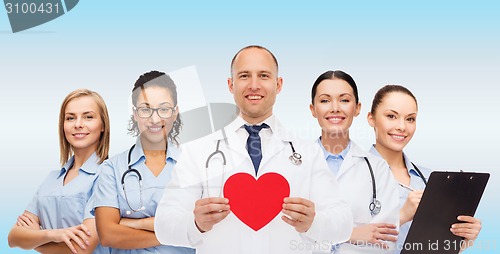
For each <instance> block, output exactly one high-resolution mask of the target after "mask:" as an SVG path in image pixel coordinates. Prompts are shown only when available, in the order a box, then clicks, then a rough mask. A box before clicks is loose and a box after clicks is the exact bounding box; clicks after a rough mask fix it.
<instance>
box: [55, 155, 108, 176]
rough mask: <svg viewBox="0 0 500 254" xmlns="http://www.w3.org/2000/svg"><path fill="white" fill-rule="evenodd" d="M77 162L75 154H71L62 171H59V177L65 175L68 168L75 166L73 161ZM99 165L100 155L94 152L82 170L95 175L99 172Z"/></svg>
mask: <svg viewBox="0 0 500 254" xmlns="http://www.w3.org/2000/svg"><path fill="white" fill-rule="evenodd" d="M74 162H75V156H74V155H73V156H71V158H70V159H69V160H68V161H67V162H66V163H65V164H64V166H63V167H62V168H61V173H59V176H58V178H59V177H61V176H63V175H65V174H66V172H68V170H69V169H70V168H71V167H72V166H73V163H74ZM98 167H99V157H98V156H97V154H96V153H95V152H94V153H93V154H92V155H90V157H89V158H88V159H87V161H85V163H83V165H82V167H81V168H80V170H81V171H83V172H85V173H87V174H90V175H93V174H95V173H97V168H98Z"/></svg>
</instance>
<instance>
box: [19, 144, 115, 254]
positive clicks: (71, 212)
mask: <svg viewBox="0 0 500 254" xmlns="http://www.w3.org/2000/svg"><path fill="white" fill-rule="evenodd" d="M73 162H74V157H71V159H70V160H69V161H68V162H66V164H65V165H64V166H63V167H62V168H61V170H55V171H52V172H50V174H49V176H48V177H47V178H46V179H45V181H44V182H43V184H42V185H41V186H40V188H39V189H38V191H37V193H36V195H35V196H34V197H33V200H32V201H31V203H30V204H29V205H28V207H27V208H26V210H27V211H29V212H31V213H33V214H35V215H36V216H38V218H39V220H40V226H41V227H42V229H60V228H69V227H74V226H77V225H80V224H82V222H83V220H84V219H89V218H92V219H93V218H94V216H93V215H92V214H91V213H90V210H91V209H92V208H93V207H92V204H91V202H89V199H90V197H91V195H92V191H93V187H94V183H95V182H96V179H97V178H98V175H99V174H98V168H99V157H98V156H97V154H96V153H93V154H92V155H91V156H90V157H89V158H88V159H87V161H86V162H85V163H84V164H83V165H82V167H81V168H80V169H79V172H78V176H77V177H75V178H74V179H73V180H71V181H70V182H69V183H67V184H66V185H64V178H65V177H66V174H67V173H68V170H69V169H70V168H71V167H72V166H73ZM94 253H96V254H101V253H109V248H105V247H103V246H101V245H100V244H98V245H97V247H96V248H95V250H94Z"/></svg>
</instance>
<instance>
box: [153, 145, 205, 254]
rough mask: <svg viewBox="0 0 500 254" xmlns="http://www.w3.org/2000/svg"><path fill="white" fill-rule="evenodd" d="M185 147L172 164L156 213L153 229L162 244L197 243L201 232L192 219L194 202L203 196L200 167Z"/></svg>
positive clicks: (185, 245) (199, 240)
mask: <svg viewBox="0 0 500 254" xmlns="http://www.w3.org/2000/svg"><path fill="white" fill-rule="evenodd" d="M189 154H190V148H188V147H185V149H183V152H182V153H181V155H180V157H179V160H178V162H177V164H176V166H175V167H174V170H173V173H172V179H171V181H170V182H169V183H168V184H167V186H166V187H165V190H164V193H163V196H162V199H161V201H160V203H159V205H158V208H157V210H156V215H155V222H154V229H155V234H156V238H157V239H158V241H159V242H160V243H161V244H164V245H173V246H183V247H191V248H193V247H196V245H198V244H199V243H200V242H201V240H202V237H203V234H202V233H201V232H200V231H199V230H198V229H197V228H196V225H195V223H194V214H193V210H194V204H195V202H196V201H197V200H198V199H200V198H201V197H202V192H203V186H202V182H201V176H200V175H199V173H200V172H203V171H201V170H202V169H200V168H199V167H197V166H196V163H195V162H194V161H193V160H192V159H190V158H189Z"/></svg>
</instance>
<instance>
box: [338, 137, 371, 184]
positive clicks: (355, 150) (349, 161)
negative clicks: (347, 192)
mask: <svg viewBox="0 0 500 254" xmlns="http://www.w3.org/2000/svg"><path fill="white" fill-rule="evenodd" d="M365 156H367V154H366V152H364V151H363V150H362V149H361V148H360V147H359V146H358V145H356V144H355V143H354V142H352V141H351V148H350V149H349V151H348V152H347V154H346V156H345V158H344V161H343V162H342V165H341V166H340V169H339V173H338V174H337V179H339V178H340V177H341V176H342V175H343V174H344V173H345V172H347V171H349V170H351V168H352V167H354V166H355V162H356V161H357V158H363V157H365Z"/></svg>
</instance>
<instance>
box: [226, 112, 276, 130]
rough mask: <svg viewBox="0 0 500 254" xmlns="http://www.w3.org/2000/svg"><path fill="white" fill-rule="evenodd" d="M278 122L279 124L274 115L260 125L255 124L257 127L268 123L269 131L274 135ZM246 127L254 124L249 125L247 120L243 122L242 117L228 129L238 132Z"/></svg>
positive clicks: (237, 118)
mask: <svg viewBox="0 0 500 254" xmlns="http://www.w3.org/2000/svg"><path fill="white" fill-rule="evenodd" d="M276 122H277V121H276V117H275V116H274V115H271V116H270V117H268V118H266V119H265V120H264V121H262V122H260V123H258V124H255V125H261V124H263V123H266V124H267V125H269V129H270V130H271V132H272V133H274V132H275V130H276V128H277V126H276V125H277V123H276ZM244 125H252V124H249V123H247V122H246V121H245V120H243V118H241V116H238V117H236V119H235V120H234V121H233V122H232V123H231V124H230V125H229V126H228V127H230V130H231V131H234V132H236V131H237V130H238V129H240V128H244V127H243V126H244Z"/></svg>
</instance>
